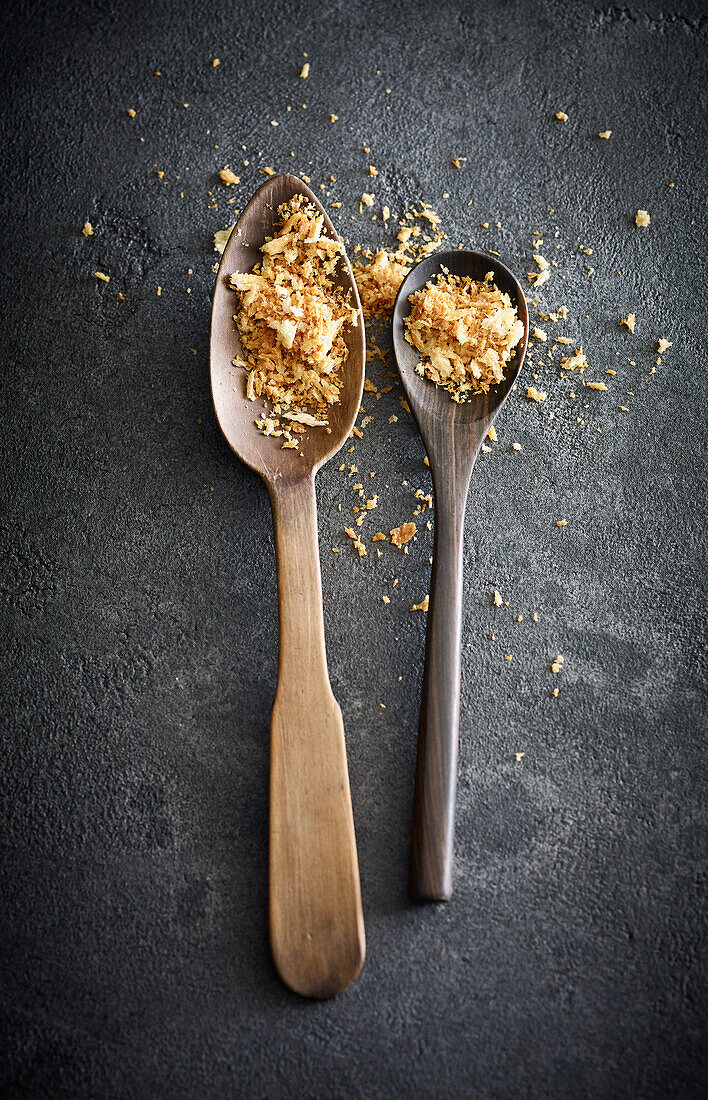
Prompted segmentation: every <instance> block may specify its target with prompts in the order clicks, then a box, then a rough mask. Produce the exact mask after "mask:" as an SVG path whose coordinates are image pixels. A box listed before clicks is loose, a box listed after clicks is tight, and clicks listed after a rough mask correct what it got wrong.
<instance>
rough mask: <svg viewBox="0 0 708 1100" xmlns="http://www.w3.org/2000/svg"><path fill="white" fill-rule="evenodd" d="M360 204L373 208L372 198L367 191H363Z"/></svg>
mask: <svg viewBox="0 0 708 1100" xmlns="http://www.w3.org/2000/svg"><path fill="white" fill-rule="evenodd" d="M361 202H362V204H363V205H364V206H373V205H374V196H373V195H372V194H370V193H369V192H368V191H365V192H364V194H363V195H362V196H361Z"/></svg>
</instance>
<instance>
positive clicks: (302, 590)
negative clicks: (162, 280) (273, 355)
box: [211, 175, 366, 999]
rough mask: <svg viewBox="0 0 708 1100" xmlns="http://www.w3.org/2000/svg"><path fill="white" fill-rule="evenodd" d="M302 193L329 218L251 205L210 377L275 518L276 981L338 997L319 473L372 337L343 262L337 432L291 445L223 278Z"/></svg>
mask: <svg viewBox="0 0 708 1100" xmlns="http://www.w3.org/2000/svg"><path fill="white" fill-rule="evenodd" d="M298 194H300V195H305V197H306V198H307V199H308V200H309V201H310V202H311V203H313V204H314V205H315V206H316V207H317V209H318V210H319V212H320V214H322V215H323V216H324V226H325V228H324V230H323V232H325V233H326V234H327V235H328V236H330V237H334V238H337V239H338V237H337V233H336V232H335V229H334V226H333V225H332V223H331V222H330V220H329V218H328V217H327V214H326V213H325V211H324V210H323V209H322V206H321V205H320V203H319V202H318V200H317V198H316V196H315V195H313V193H312V191H311V190H310V189H309V187H307V186H306V185H305V184H304V183H303V181H302V180H301V179H298V178H297V176H290V175H287V176H273V177H272V178H271V179H269V180H267V181H266V182H265V183H264V184H263V185H262V187H260V188H259V189H258V191H256V193H255V195H254V196H253V198H252V199H251V201H250V202H249V203H248V205H247V206H246V208H245V209H244V211H243V213H242V215H241V217H240V219H239V221H238V223H237V225H236V227H235V229H234V230H233V232H232V234H231V236H230V238H229V241H228V243H227V245H226V249H225V251H224V255H223V258H222V260H221V263H220V265H219V272H218V275H217V278H216V287H215V289H214V303H213V308H212V315H211V384H212V395H213V398H214V407H215V409H216V415H217V418H218V421H219V424H220V426H221V430H222V431H223V433H224V435H225V436H226V439H227V440H228V442H229V444H230V446H231V448H232V449H233V450H234V451H235V453H236V454H237V455H238V457H239V458H240V459H242V461H243V462H245V463H246V464H247V465H248V466H250V467H251V469H252V470H255V471H256V473H257V474H260V476H261V477H262V478H263V480H264V481H265V483H266V485H267V486H268V492H269V494H270V500H271V505H272V508H273V521H274V524H275V536H276V550H277V567H278V586H279V605H280V669H279V677H278V688H277V692H276V697H275V703H274V706H273V712H272V717H271V757H270V859H269V882H270V888H269V893H270V901H269V923H270V943H271V949H272V952H273V959H274V961H275V965H276V968H277V970H278V973H279V975H280V977H281V978H282V980H283V981H284V982H285V984H286V985H288V986H290V988H291V989H294V990H295V991H296V992H297V993H300V994H302V995H303V996H305V997H315V998H319V999H324V998H327V997H333V996H335V995H336V994H337V993H340V992H341V991H342V990H343V989H345V988H346V986H347V985H349V983H350V982H351V981H353V979H354V978H355V977H356V976H357V974H358V973H359V971H360V970H361V967H362V964H363V962H364V954H365V944H364V919H363V915H362V907H361V890H360V886H359V867H358V862H357V854H356V842H355V838H354V820H353V817H352V807H351V796H350V793H349V776H348V773H347V758H346V748H345V743H344V726H343V723H342V713H341V711H340V709H339V706H338V704H337V701H336V699H335V698H334V695H333V694H332V688H331V686H330V682H329V675H328V672H327V657H326V653H325V637H324V621H323V615H322V581H321V576H320V562H319V550H318V542H317V502H316V498H315V473H316V472H317V470H318V469H319V468H320V466H322V464H323V463H324V462H326V461H327V459H329V458H331V457H332V455H333V454H335V453H336V452H337V451H338V450H339V448H340V447H341V446H342V444H343V443H344V442H345V440H346V439H347V437H348V436H349V433H350V432H351V428H352V425H353V424H354V421H355V418H356V416H357V413H358V411H359V406H360V403H361V394H362V390H363V386H364V366H365V361H366V342H365V336H364V319H363V315H362V312H361V304H360V302H359V295H358V293H357V288H356V283H355V282H354V276H353V274H352V270H351V267H350V266H349V262H348V260H347V259H346V257H344V256H342V257H341V259H340V262H339V263H338V265H337V269H338V283H339V285H340V286H342V287H343V288H345V289H347V290H348V291H349V292H350V295H351V302H352V305H353V306H354V307H355V308H357V309H358V312H359V323H358V327H355V326H353V325H349V326H347V332H346V343H347V347H348V348H349V355H348V358H347V361H346V364H345V367H344V385H343V387H342V391H341V402H340V403H339V404H336V405H332V407H331V410H330V413H329V427H330V428H331V434H329V435H328V434H327V433H326V429H325V428H308V430H307V435H306V436H304V437H303V441H302V444H301V446H299V447H298V448H297V449H293V450H283V449H282V446H281V443H282V440H281V439H279V438H273V437H267V436H264V435H263V434H262V433H261V432H259V431H258V430H257V429H256V426H255V423H254V422H255V420H256V419H257V418H258V417H259V415H260V414H261V412H262V411H263V408H264V406H263V403H262V402H261V401H248V400H247V399H246V372H245V371H244V370H243V368H241V367H235V366H234V365H233V362H232V361H233V359H235V358H236V356H240V355H241V346H240V342H239V336H238V332H237V329H236V325H235V322H234V314H235V313H236V311H237V307H238V305H239V299H238V296H237V294H236V293H235V292H234V291H233V290H232V289H231V288H230V286H229V276H230V275H231V274H232V273H233V272H237V271H238V272H247V271H251V270H252V269H253V267H254V265H255V264H256V263H257V262H258V261H259V260H260V259H261V258H262V254H261V253H260V246H261V245H262V244H263V243H264V240H265V238H266V236H273V235H274V233H275V231H276V223H277V210H278V206H279V205H280V204H281V203H283V202H286V201H288V200H289V199H291V198H292V197H293V195H298Z"/></svg>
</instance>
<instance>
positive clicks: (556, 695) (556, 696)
mask: <svg viewBox="0 0 708 1100" xmlns="http://www.w3.org/2000/svg"><path fill="white" fill-rule="evenodd" d="M551 695H552V696H553V697H554V699H557V698H558V688H554V689H553V691H552V692H551Z"/></svg>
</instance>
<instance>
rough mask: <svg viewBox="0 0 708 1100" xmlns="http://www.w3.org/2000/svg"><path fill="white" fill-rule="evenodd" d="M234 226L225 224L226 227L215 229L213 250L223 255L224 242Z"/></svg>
mask: <svg viewBox="0 0 708 1100" xmlns="http://www.w3.org/2000/svg"><path fill="white" fill-rule="evenodd" d="M233 229H234V226H233V225H227V227H226V229H217V231H216V233H215V234H214V251H215V252H219V253H221V255H222V256H223V254H224V249H225V248H226V243H227V241H228V239H229V237H230V236H231V233H232V232H233Z"/></svg>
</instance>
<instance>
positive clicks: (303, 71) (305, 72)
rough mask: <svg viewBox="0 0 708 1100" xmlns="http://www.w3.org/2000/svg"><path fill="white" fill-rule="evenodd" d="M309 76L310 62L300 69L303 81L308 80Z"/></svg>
mask: <svg viewBox="0 0 708 1100" xmlns="http://www.w3.org/2000/svg"><path fill="white" fill-rule="evenodd" d="M309 75H310V62H309V61H306V62H305V64H304V65H303V66H302V68H301V69H300V78H301V80H307V78H308V76H309Z"/></svg>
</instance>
